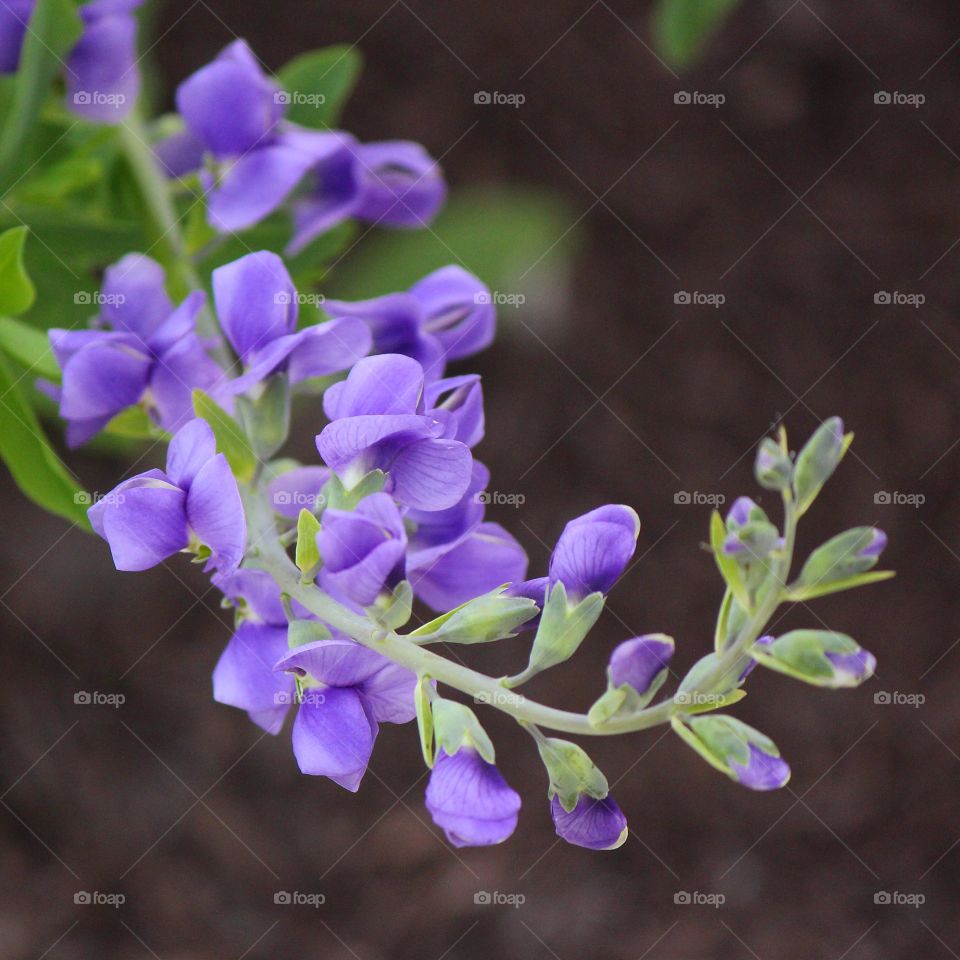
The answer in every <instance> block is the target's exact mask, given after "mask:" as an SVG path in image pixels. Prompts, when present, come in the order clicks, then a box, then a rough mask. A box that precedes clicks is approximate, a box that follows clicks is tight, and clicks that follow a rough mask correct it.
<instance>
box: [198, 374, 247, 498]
mask: <svg viewBox="0 0 960 960" xmlns="http://www.w3.org/2000/svg"><path fill="white" fill-rule="evenodd" d="M193 411H194V413H196V415H197V416H198V417H200V419H202V420H206V421H207V423H208V424H209V425H210V429H211V430H212V431H213V435H214V437H216V440H217V450H218V451H219V452H220V453H222V454H223V455H224V456H225V457H226V458H227V463H229V464H230V469H231V470H233V475H234V476H235V477H236V478H237V480H239V481H240V482H241V483H249V482H250V481H251V480H252V479H253V476H254V474H255V473H256V470H257V458H256V456H255V455H254V453H253V450H252V448H251V447H250V441H249V440H247V437H246V434H245V433H244V432H243V430H242V429H241V428H240V424H238V423H237V421H236V420H234V419H233V417H231V416H230V414H229V413H227V411H226V410H224V409H223V407H221V406H220V405H219V404H217V402H216V401H215V400H214V399H213V398H212V397H211V396H209V395H208V394H206V393H204V392H203V391H202V390H200V389H199V388H195V389H194V391H193Z"/></svg>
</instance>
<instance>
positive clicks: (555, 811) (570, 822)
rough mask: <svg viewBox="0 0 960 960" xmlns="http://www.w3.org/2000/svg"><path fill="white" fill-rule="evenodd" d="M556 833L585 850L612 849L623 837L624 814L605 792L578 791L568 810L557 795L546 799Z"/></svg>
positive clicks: (625, 823)
mask: <svg viewBox="0 0 960 960" xmlns="http://www.w3.org/2000/svg"><path fill="white" fill-rule="evenodd" d="M550 816H551V817H553V825H554V826H555V827H556V829H557V836H558V837H561V838H562V839H564V840H566V841H567V843H572V844H574V845H575V846H578V847H586V848H587V849H588V850H615V849H616V848H617V847H619V846H621V845H622V844H623V842H624V841H625V840H626V839H627V835H628V833H629V830H628V828H627V818H626V817H625V816H624V815H623V811H621V809H620V807H618V806H617V802H616V801H615V800H614V799H613V797H611V796H610V795H609V794H608V795H607V796H605V797H603V798H602V799H597V798H596V797H590V796H587V794H585V793H581V794H580V796H579V797H578V798H577V805H576V806H575V807H574V808H573V810H571V811H570V812H569V813H568V812H567V811H566V810H564V809H563V804H562V803H561V802H560V798H559V797H554V798H553V799H552V800H551V801H550Z"/></svg>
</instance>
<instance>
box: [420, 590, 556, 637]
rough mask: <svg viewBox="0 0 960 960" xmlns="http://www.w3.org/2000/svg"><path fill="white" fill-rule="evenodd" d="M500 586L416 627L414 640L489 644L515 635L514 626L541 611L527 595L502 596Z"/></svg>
mask: <svg viewBox="0 0 960 960" xmlns="http://www.w3.org/2000/svg"><path fill="white" fill-rule="evenodd" d="M505 590H506V586H500V587H497V588H495V589H494V590H491V591H490V592H489V593H485V594H483V595H482V596H480V597H475V598H474V599H473V600H468V601H467V602H466V603H461V604H460V606H458V607H454V609H453V610H449V611H448V612H447V613H444V614H441V615H440V616H439V617H436V618H435V619H433V620H431V621H430V622H429V623H425V624H423V625H422V626H420V627H418V628H417V629H416V630H414V631H413V633H411V634H409V638H410V639H411V640H413V641H414V642H415V643H437V642H439V641H443V642H444V643H489V642H491V641H494V640H505V639H507V638H509V637H514V636H516V631H517V629H518V628H519V627H520V626H521V625H522V624H524V623H526V622H527V621H528V620H532V619H533V618H534V617H535V616H536V615H537V614H538V613H539V612H540V611H539V607H537V605H536V603H534V602H533V600H530V599H529V598H527V597H509V596H505V595H504V591H505Z"/></svg>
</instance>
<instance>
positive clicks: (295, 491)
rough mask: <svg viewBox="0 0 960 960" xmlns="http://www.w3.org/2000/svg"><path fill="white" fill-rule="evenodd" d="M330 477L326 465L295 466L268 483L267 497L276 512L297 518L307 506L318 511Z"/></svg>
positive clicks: (289, 518)
mask: <svg viewBox="0 0 960 960" xmlns="http://www.w3.org/2000/svg"><path fill="white" fill-rule="evenodd" d="M329 479H330V471H329V470H328V469H327V468H326V467H294V469H293V470H288V471H287V472H286V473H282V474H280V476H279V477H277V478H276V479H274V480H271V481H270V483H269V484H268V485H267V497H268V498H269V500H270V504H271V506H272V507H273V509H274V512H275V513H279V514H280V516H282V517H286V518H287V519H288V520H296V519H297V517H299V516H300V511H301V510H303V509H304V508H306V509H307V510H309V511H310V512H311V513H316V512H317V510H318V507H320V506H322V504H323V502H324V501H323V493H322V491H323V488H324V487H325V486H326V483H327V481H328V480H329Z"/></svg>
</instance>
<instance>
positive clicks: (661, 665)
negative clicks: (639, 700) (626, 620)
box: [609, 636, 673, 693]
mask: <svg viewBox="0 0 960 960" xmlns="http://www.w3.org/2000/svg"><path fill="white" fill-rule="evenodd" d="M672 657H673V644H672V643H666V642H664V641H663V640H661V639H659V638H658V637H655V636H642V637H634V638H633V639H631V640H624V642H623V643H621V644H619V645H618V646H617V648H616V649H615V650H614V651H613V653H612V654H611V656H610V666H609V671H610V683H611V685H612V686H614V687H620V686H622V685H623V684H625V683H627V684H629V685H630V686H631V687H633V689H634V690H636V691H637V693H646V692H647V690H649V689H650V684H651V683H653V681H654V679H655V678H656V676H657V675H658V674H659V673H660V672H661V671H662V670H664V669H665V668H666V667H667V666H668V665H669V663H670V659H671V658H672Z"/></svg>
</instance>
